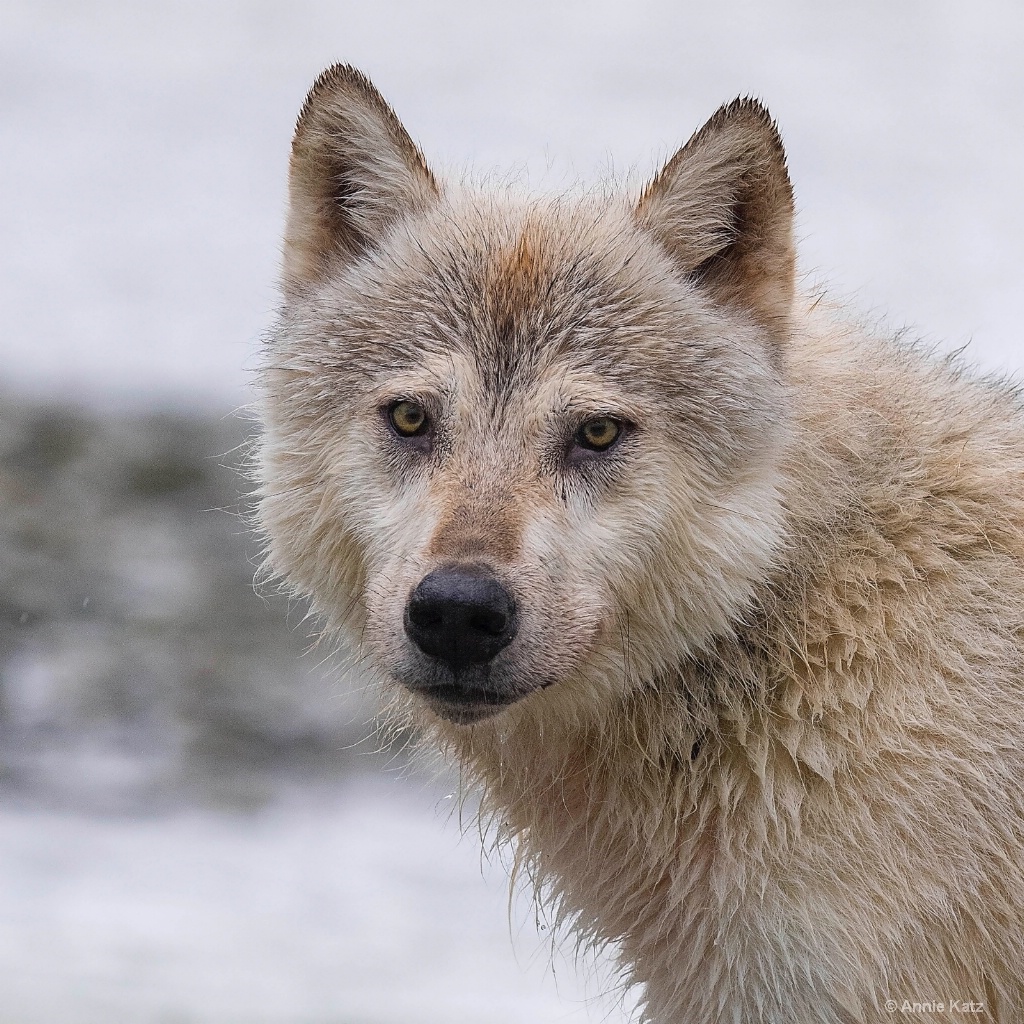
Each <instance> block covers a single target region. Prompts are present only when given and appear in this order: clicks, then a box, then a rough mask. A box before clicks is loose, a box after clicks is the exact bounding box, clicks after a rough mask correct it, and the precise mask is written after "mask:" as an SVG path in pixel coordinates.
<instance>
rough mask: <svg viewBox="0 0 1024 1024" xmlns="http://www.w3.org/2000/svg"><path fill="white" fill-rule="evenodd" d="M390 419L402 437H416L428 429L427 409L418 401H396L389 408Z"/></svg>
mask: <svg viewBox="0 0 1024 1024" xmlns="http://www.w3.org/2000/svg"><path fill="white" fill-rule="evenodd" d="M388 419H389V420H390V421H391V426H393V427H394V428H395V430H397V431H398V433H399V434H401V435H402V437H415V436H416V435H417V434H422V433H423V431H424V430H426V429H427V424H428V422H429V421H428V419H427V411H426V409H424V408H423V406H422V405H417V404H416V402H395V404H394V405H393V406H391V408H390V409H388Z"/></svg>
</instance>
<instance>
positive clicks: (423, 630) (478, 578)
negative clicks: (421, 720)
mask: <svg viewBox="0 0 1024 1024" xmlns="http://www.w3.org/2000/svg"><path fill="white" fill-rule="evenodd" d="M405 631H406V633H408V634H409V637H410V638H411V639H412V641H413V642H414V643H415V644H416V646H417V647H419V649H420V650H421V651H423V653H424V654H429V655H430V656H431V657H432V658H437V659H438V660H439V661H443V662H445V664H447V665H448V666H449V668H452V669H460V668H462V667H464V666H466V665H481V664H483V663H484V662H487V661H490V660H491V658H493V657H494V656H495V655H496V654H497V653H498V651H500V650H501V649H502V648H503V647H504V646H505V645H506V644H508V643H509V641H511V639H512V638H513V637H514V636H515V635H516V609H515V602H514V601H513V600H512V595H511V594H509V592H508V591H507V590H506V589H505V588H504V587H503V586H502V585H501V584H500V583H499V582H498V581H497V580H496V579H495V578H494V577H493V576H491V575H490V574H489V573H487V572H485V571H483V570H480V569H475V568H469V567H464V566H445V567H442V568H440V569H435V570H434V571H433V572H432V573H429V574H428V575H426V576H424V577H423V579H422V580H420V582H419V585H418V586H417V587H416V589H415V590H414V591H413V592H412V596H411V597H410V598H409V603H408V604H407V605H406V606H405Z"/></svg>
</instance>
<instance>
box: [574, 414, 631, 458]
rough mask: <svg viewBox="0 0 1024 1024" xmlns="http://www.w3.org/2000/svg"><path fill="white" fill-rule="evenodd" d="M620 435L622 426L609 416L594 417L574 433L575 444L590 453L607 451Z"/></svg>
mask: <svg viewBox="0 0 1024 1024" xmlns="http://www.w3.org/2000/svg"><path fill="white" fill-rule="evenodd" d="M621 433H622V424H621V423H619V421H618V420H613V419H612V418H611V416H595V417H594V419H592V420H587V422H586V423H584V424H583V425H582V426H581V427H580V429H579V430H577V431H576V443H577V444H578V445H579V446H580V447H581V448H589V449H590V450H591V451H595V452H603V451H607V450H608V449H609V448H611V446H612V445H613V444H615V442H616V441H617V440H618V437H619V434H621Z"/></svg>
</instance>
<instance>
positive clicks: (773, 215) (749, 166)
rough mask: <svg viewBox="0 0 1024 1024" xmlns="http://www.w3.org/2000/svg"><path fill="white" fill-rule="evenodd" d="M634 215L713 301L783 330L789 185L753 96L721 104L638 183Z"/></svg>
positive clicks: (788, 299) (776, 141)
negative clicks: (650, 177)
mask: <svg viewBox="0 0 1024 1024" xmlns="http://www.w3.org/2000/svg"><path fill="white" fill-rule="evenodd" d="M636 214H637V219H638V221H639V222H640V223H641V224H642V225H643V226H644V227H646V228H647V229H648V230H649V231H651V233H652V234H654V236H655V237H656V238H657V239H658V241H659V242H661V244H662V245H663V246H664V247H665V249H667V250H668V252H669V254H670V255H671V256H672V257H673V259H674V260H675V261H676V263H677V264H678V266H679V267H680V268H681V269H682V271H683V272H684V273H685V274H687V275H689V276H691V277H692V278H694V279H695V280H696V281H697V282H698V283H699V284H700V285H701V286H702V287H703V288H704V289H705V290H706V291H707V292H708V293H710V295H711V296H712V297H713V298H714V299H715V300H717V301H718V302H721V303H724V304H728V305H734V306H739V307H741V308H743V309H746V310H747V311H748V312H750V313H751V314H753V316H754V318H755V319H756V320H757V321H758V322H759V323H761V324H762V325H763V326H764V327H766V328H767V329H768V330H769V331H770V332H771V333H772V334H773V335H775V337H776V338H777V339H779V340H781V339H783V338H784V337H785V336H786V334H787V333H788V325H789V316H790V310H791V307H792V303H793V291H794V276H795V265H796V261H795V255H794V245H793V189H792V186H791V185H790V182H789V174H788V172H787V171H786V154H785V151H784V150H783V148H782V139H781V138H780V137H779V132H778V128H777V127H776V125H775V123H774V122H773V121H772V119H771V115H770V114H769V113H768V111H767V110H766V109H765V108H764V107H763V106H761V104H760V103H758V102H757V100H754V99H749V98H746V99H737V100H734V101H733V102H732V103H730V104H728V105H727V106H723V107H721V108H720V109H719V110H718V112H717V113H716V114H715V115H714V117H712V118H711V120H710V121H708V123H707V124H706V125H704V127H703V128H701V129H700V131H698V132H697V133H696V134H695V135H694V136H693V138H692V139H690V141H689V142H688V143H687V144H686V145H685V146H683V148H682V149H680V150H679V152H678V153H676V155H675V156H674V157H672V159H671V160H670V161H669V162H668V163H667V164H666V165H665V167H664V168H663V169H662V171H661V172H660V173H659V174H658V176H657V177H656V178H655V179H654V180H653V181H652V182H651V183H650V185H648V186H647V188H646V189H645V190H644V193H643V195H642V196H641V197H640V202H639V204H638V206H637V211H636Z"/></svg>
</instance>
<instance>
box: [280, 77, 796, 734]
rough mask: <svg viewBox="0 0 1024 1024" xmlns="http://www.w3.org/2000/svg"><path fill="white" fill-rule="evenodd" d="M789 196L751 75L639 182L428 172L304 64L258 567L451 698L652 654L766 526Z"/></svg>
mask: <svg viewBox="0 0 1024 1024" xmlns="http://www.w3.org/2000/svg"><path fill="white" fill-rule="evenodd" d="M792 220H793V201H792V194H791V189H790V184H789V179H788V176H787V172H786V166H785V157H784V154H783V150H782V146H781V142H780V140H779V137H778V134H777V131H776V129H775V126H774V125H773V123H772V121H771V119H770V117H769V115H768V114H767V112H766V111H765V110H764V108H763V107H761V106H760V105H759V104H758V103H756V102H754V101H752V100H737V101H735V102H734V103H732V104H730V105H728V106H726V107H723V108H722V109H721V110H719V111H718V113H717V114H715V115H714V117H712V119H711V120H710V121H709V122H708V123H707V124H706V125H705V126H704V127H703V128H702V129H701V130H700V131H699V132H697V134H696V135H694V136H693V138H692V139H691V140H690V141H689V142H688V143H687V144H686V145H685V146H684V147H683V148H682V149H681V150H680V151H679V152H678V153H677V154H676V155H675V156H674V157H673V158H672V159H671V160H670V161H669V163H668V164H667V165H666V166H665V167H664V169H663V170H662V171H661V172H660V174H658V176H657V177H656V178H655V179H654V181H653V182H652V183H651V184H650V185H649V186H648V187H647V188H646V190H645V191H644V192H643V194H642V195H641V196H640V197H639V199H638V200H630V199H628V198H626V197H622V198H619V199H614V200H609V199H607V198H598V197H594V196H588V195H584V196H577V197H559V198H544V199H537V198H534V199H531V198H524V197H521V196H518V195H515V194H513V193H512V192H511V191H510V190H507V191H503V192H498V193H495V192H493V191H490V192H488V191H483V190H475V189H474V188H472V187H468V186H453V185H442V184H440V183H439V182H438V180H437V179H435V177H434V176H433V175H432V173H431V172H430V170H428V168H427V166H426V163H425V161H424V159H423V157H422V155H421V154H420V152H419V150H418V149H417V148H416V146H415V145H414V144H413V142H412V141H411V139H410V138H409V136H408V134H407V133H406V131H405V130H404V128H403V127H402V125H401V124H400V122H399V121H398V119H397V117H396V116H395V115H394V113H393V112H392V110H391V109H390V108H389V107H388V106H387V104H386V103H385V102H384V100H383V99H382V98H381V96H380V95H379V93H378V92H377V91H376V90H375V89H374V88H373V86H372V85H371V84H370V83H369V82H368V81H367V79H365V78H364V77H363V76H362V75H361V74H359V73H358V72H357V71H355V70H353V69H352V68H349V67H342V66H338V67H333V68H331V69H329V70H328V71H326V72H325V73H324V74H323V75H322V76H321V77H320V78H319V79H318V80H317V82H316V84H315V85H314V86H313V88H312V90H311V92H310V94H309V97H308V99H307V100H306V104H305V106H304V107H303V109H302V112H301V114H300V116H299V119H298V124H297V127H296V130H295V138H294V142H293V145H292V156H291V171H290V207H289V214H288V224H287V230H286V235H285V243H284V268H283V290H284V296H285V301H284V304H283V308H282V311H281V314H280V317H279V320H278V322H277V325H276V327H275V329H274V331H273V335H272V337H271V339H270V342H269V345H268V352H267V359H266V368H265V374H264V417H265V434H264V438H263V445H262V451H261V465H260V471H261V476H262V481H263V483H262V494H261V506H260V517H261V522H262V525H263V527H264V529H265V531H266V534H267V536H268V538H269V562H270V565H271V566H272V568H273V569H274V571H276V572H278V573H280V574H281V575H283V576H285V577H287V579H288V580H289V581H290V582H291V583H292V584H293V585H294V586H295V588H296V589H297V590H299V591H301V592H303V593H305V594H308V595H310V596H311V597H312V599H313V603H314V606H315V608H316V609H317V610H318V611H319V613H321V614H322V615H323V617H324V618H325V620H326V622H327V624H328V628H329V629H331V630H333V631H337V632H338V633H339V634H340V635H342V636H343V637H344V638H346V639H347V644H348V646H349V647H350V648H351V649H352V650H353V651H354V652H355V653H356V654H357V655H358V656H360V657H362V658H364V659H365V660H366V661H367V662H369V663H370V664H371V665H372V666H373V668H374V669H375V670H376V672H378V673H379V674H380V675H381V676H383V677H384V678H386V679H388V680H391V681H394V682H397V683H399V684H401V685H402V686H404V687H405V688H407V689H408V690H409V691H411V692H412V693H413V694H415V695H416V697H417V701H418V706H419V707H420V708H423V707H425V708H428V709H430V710H431V711H432V712H434V713H436V714H437V715H439V716H441V718H442V719H446V720H447V721H449V722H454V723H458V724H468V723H473V722H477V721H481V720H482V719H484V718H488V717H491V716H495V715H497V714H498V713H500V714H501V715H503V716H508V715H513V716H514V715H521V714H524V713H526V712H525V711H524V710H523V709H528V708H530V707H536V706H540V705H543V706H544V707H545V714H546V715H548V716H550V715H552V714H556V715H557V713H558V712H557V711H556V709H561V710H562V711H563V712H564V713H565V714H567V715H569V716H571V717H576V718H578V717H579V716H581V715H582V716H585V715H586V714H588V709H589V708H594V707H597V706H600V705H607V703H608V700H609V697H611V698H613V699H614V696H615V695H616V694H621V693H623V692H625V691H628V690H630V689H633V688H636V687H640V686H651V685H658V683H659V680H664V679H666V678H668V677H670V676H671V673H672V670H673V668H674V667H675V666H677V665H678V664H679V663H680V661H681V659H684V658H686V657H688V656H690V655H692V654H693V653H694V652H695V651H698V650H699V649H700V648H701V647H703V646H705V645H707V644H708V643H709V642H711V641H713V640H714V639H715V638H716V637H719V636H722V635H724V634H727V633H728V632H729V631H730V630H731V629H732V624H733V623H734V622H735V621H736V619H737V618H738V617H739V616H742V615H743V613H744V612H745V610H746V609H747V608H748V606H749V605H750V602H751V600H752V596H753V594H754V591H755V588H756V586H757V584H758V582H759V581H760V580H761V579H763V577H764V574H765V571H766V569H767V567H768V566H769V565H770V563H771V560H772V558H773V554H774V552H775V551H776V549H777V548H778V545H779V543H780V536H781V531H782V527H781V520H782V510H781V502H780V498H779V494H778V480H779V469H778V462H779V454H780V452H781V451H782V449H783V447H784V443H785V439H786V435H787V432H788V426H787V417H786V412H785V409H786V402H785V387H784V383H783V379H782V366H783V363H784V359H785V343H786V338H787V335H788V333H789V330H790V307H791V305H792V302H793V287H794V286H793V276H794V257H793V243H792Z"/></svg>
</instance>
